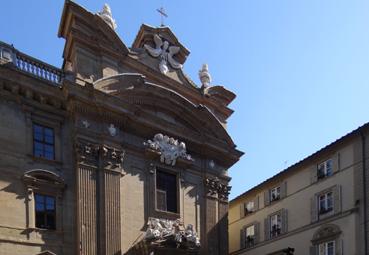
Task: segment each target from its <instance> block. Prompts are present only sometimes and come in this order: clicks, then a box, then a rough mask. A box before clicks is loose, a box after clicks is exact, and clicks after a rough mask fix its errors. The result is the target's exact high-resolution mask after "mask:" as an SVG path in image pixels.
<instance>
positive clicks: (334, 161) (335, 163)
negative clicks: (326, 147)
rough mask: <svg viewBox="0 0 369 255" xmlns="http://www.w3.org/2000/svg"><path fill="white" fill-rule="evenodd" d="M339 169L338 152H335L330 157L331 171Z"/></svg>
mask: <svg viewBox="0 0 369 255" xmlns="http://www.w3.org/2000/svg"><path fill="white" fill-rule="evenodd" d="M339 170H340V154H339V153H336V154H335V155H334V156H333V157H332V172H333V173H335V172H337V171H339Z"/></svg>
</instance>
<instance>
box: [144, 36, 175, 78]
mask: <svg viewBox="0 0 369 255" xmlns="http://www.w3.org/2000/svg"><path fill="white" fill-rule="evenodd" d="M154 42H155V46H156V47H155V48H153V47H151V46H150V45H147V44H144V48H145V49H146V50H147V52H148V53H149V54H150V55H151V56H152V57H154V58H157V57H160V63H159V69H160V72H161V73H163V74H166V73H167V72H168V71H169V68H168V62H169V64H170V66H171V67H173V68H174V69H180V68H182V65H181V64H180V63H178V62H177V61H175V60H174V58H173V56H174V55H175V54H177V53H178V52H179V50H180V48H179V47H178V46H169V42H168V41H164V42H163V40H162V39H161V38H160V36H159V35H157V34H155V35H154Z"/></svg>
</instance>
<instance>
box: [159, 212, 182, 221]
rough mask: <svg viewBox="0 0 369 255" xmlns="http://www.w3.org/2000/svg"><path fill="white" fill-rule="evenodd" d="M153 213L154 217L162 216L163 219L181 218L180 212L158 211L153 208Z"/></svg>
mask: <svg viewBox="0 0 369 255" xmlns="http://www.w3.org/2000/svg"><path fill="white" fill-rule="evenodd" d="M154 214H155V217H156V218H163V219H169V220H176V219H179V218H181V215H180V213H174V212H168V211H160V210H158V209H155V212H154Z"/></svg>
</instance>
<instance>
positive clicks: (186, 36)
mask: <svg viewBox="0 0 369 255" xmlns="http://www.w3.org/2000/svg"><path fill="white" fill-rule="evenodd" d="M76 2H77V3H79V4H81V5H82V6H84V7H86V8H87V9H89V10H90V11H92V12H96V11H99V10H100V9H101V7H102V6H103V4H104V3H105V2H107V3H109V4H110V6H111V8H112V12H113V16H114V18H115V19H116V21H117V24H118V29H117V33H118V34H119V36H120V37H121V38H122V40H123V41H124V42H125V43H126V45H131V43H132V42H133V39H134V37H135V36H136V34H137V31H138V29H139V27H140V25H141V24H142V23H147V24H151V25H157V26H158V25H160V16H159V15H158V14H157V12H156V11H155V10H156V9H157V8H159V7H160V6H162V5H163V6H164V7H165V9H166V11H167V13H168V15H169V18H168V19H166V21H165V22H166V24H167V25H169V26H170V27H171V28H172V30H173V31H174V33H175V34H176V35H177V37H178V38H179V40H181V42H182V43H183V44H184V45H185V46H186V47H187V48H188V49H189V50H190V51H191V54H190V56H189V57H188V59H187V61H186V63H185V66H184V69H185V71H186V72H187V73H188V74H189V75H190V77H192V79H193V80H195V81H196V82H197V83H199V81H198V78H197V72H198V70H199V68H200V67H201V65H202V64H203V63H208V64H209V70H210V72H211V74H212V77H213V83H214V84H217V85H224V86H225V87H227V88H228V89H230V90H232V91H233V92H235V93H236V94H237V98H236V100H235V101H234V102H233V103H232V104H231V108H232V109H234V110H235V113H234V114H233V115H232V116H231V118H230V119H229V128H228V130H229V132H230V134H231V135H232V137H233V139H234V141H235V142H236V144H237V145H238V148H239V149H240V150H242V151H244V152H245V153H246V154H245V155H244V156H243V158H242V159H241V160H240V162H238V163H237V164H236V165H235V166H234V167H232V168H231V169H230V171H229V174H230V176H231V177H232V178H233V180H232V182H231V185H232V186H233V189H232V192H231V198H233V197H235V196H237V195H238V194H240V193H242V192H244V191H246V190H247V189H249V188H251V187H253V186H255V185H257V184H258V183H260V182H262V181H263V180H265V179H266V178H268V177H270V176H272V175H274V174H276V173H277V172H279V171H281V170H283V169H284V168H286V167H287V166H289V165H292V164H293V163H295V162H297V161H299V160H301V159H303V158H304V157H306V156H308V155H310V154H312V153H313V152H315V151H316V150H318V149H319V148H321V147H323V146H325V145H327V144H329V143H330V142H332V141H334V140H336V139H337V138H339V137H341V136H342V135H344V134H346V133H347V132H349V131H351V130H353V129H355V128H356V127H358V126H360V125H362V124H363V123H365V122H367V121H368V120H369V118H368V115H369V107H368V97H369V1H366V0H362V1H360V0H346V1H341V0H324V1H322V0H299V1H296V0H278V1H276V0H232V1H219V0H202V1H195V0H189V1H169V0H151V1H147V0H146V1H143V0H136V1H122V0H105V1H100V0H96V1H91V0H77V1H76ZM63 3H64V1H62V0H58V1H56V0H55V1H50V0H38V1H18V0H12V1H6V2H4V3H2V14H1V15H0V24H1V25H0V28H1V29H0V32H1V33H0V40H1V41H4V42H7V43H13V44H14V46H15V47H16V48H17V49H19V50H21V51H23V52H25V53H27V54H28V55H31V56H34V57H36V58H39V59H41V60H43V61H46V62H48V63H51V64H53V65H56V66H61V63H62V51H63V46H64V40H63V39H61V38H58V37H57V31H58V26H59V20H60V16H61V11H62V7H63Z"/></svg>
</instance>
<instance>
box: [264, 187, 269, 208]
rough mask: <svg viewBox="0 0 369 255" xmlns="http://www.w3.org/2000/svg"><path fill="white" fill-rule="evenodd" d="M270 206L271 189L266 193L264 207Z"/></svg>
mask: <svg viewBox="0 0 369 255" xmlns="http://www.w3.org/2000/svg"><path fill="white" fill-rule="evenodd" d="M269 204H270V192H269V189H268V190H266V191H264V205H265V206H267V205H269Z"/></svg>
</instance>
